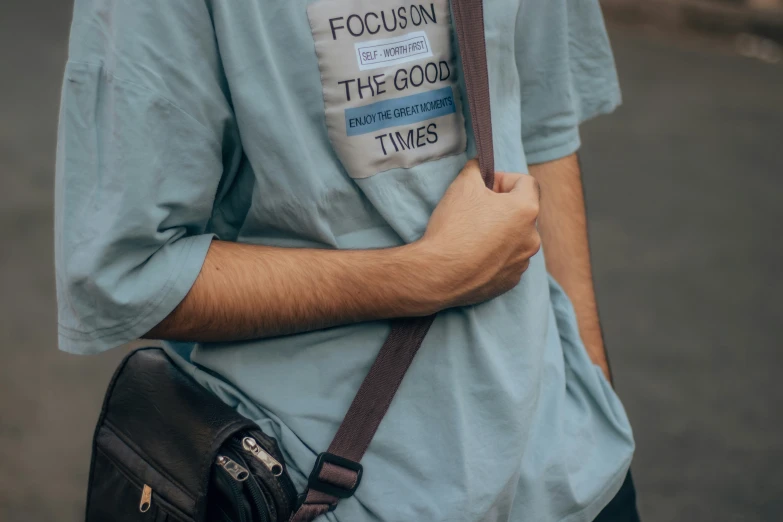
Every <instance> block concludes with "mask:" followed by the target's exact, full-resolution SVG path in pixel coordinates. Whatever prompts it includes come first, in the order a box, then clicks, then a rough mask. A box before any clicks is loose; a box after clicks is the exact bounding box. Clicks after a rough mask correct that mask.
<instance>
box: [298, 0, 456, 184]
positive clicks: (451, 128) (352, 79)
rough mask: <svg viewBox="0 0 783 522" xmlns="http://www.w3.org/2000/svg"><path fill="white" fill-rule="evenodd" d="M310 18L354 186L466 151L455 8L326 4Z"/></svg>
mask: <svg viewBox="0 0 783 522" xmlns="http://www.w3.org/2000/svg"><path fill="white" fill-rule="evenodd" d="M307 15H308V18H309V19H310V27H311V29H312V32H313V39H314V41H315V50H316V54H317V55H318V66H319V68H320V71H321V82H322V84H323V92H324V107H325V111H326V127H327V130H328V132H329V139H330V140H331V142H332V145H333V146H334V148H335V151H336V152H337V155H338V157H339V158H340V161H342V163H343V166H344V167H345V169H346V170H347V171H348V174H349V175H350V176H351V177H353V178H366V177H369V176H372V175H374V174H377V173H379V172H383V171H385V170H389V169H392V168H397V167H402V168H410V167H413V166H415V165H418V164H420V163H424V162H426V161H431V160H435V159H438V158H442V157H444V156H450V155H453V154H458V153H460V152H463V151H464V150H465V143H466V137H465V121H464V119H463V117H462V108H461V100H460V97H459V89H458V87H457V69H456V66H455V62H454V53H453V51H452V47H451V15H450V11H449V4H448V0H433V1H429V2H421V3H412V2H411V0H407V1H406V0H380V1H376V0H316V1H315V2H313V3H311V4H310V5H309V6H308V8H307Z"/></svg>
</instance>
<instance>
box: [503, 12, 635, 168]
mask: <svg viewBox="0 0 783 522" xmlns="http://www.w3.org/2000/svg"><path fill="white" fill-rule="evenodd" d="M515 53H516V62H517V70H518V72H519V79H520V89H521V93H520V95H521V106H522V141H523V145H524V149H525V155H526V157H527V162H528V164H535V163H543V162H547V161H552V160H555V159H558V158H562V157H565V156H568V155H569V154H572V153H574V152H576V151H577V150H578V149H579V145H580V139H579V125H580V124H581V123H582V122H584V121H585V120H588V119H590V118H592V117H594V116H596V115H598V114H602V113H608V112H611V111H612V110H614V109H615V108H616V107H617V106H618V105H619V104H620V101H621V97H620V88H619V84H618V80H617V73H616V71H615V66H614V58H613V56H612V50H611V47H610V45H609V38H608V36H607V34H606V28H605V26H604V22H603V17H602V15H601V9H600V6H599V4H598V0H546V1H541V0H521V4H520V8H519V12H518V17H517V24H516V35H515Z"/></svg>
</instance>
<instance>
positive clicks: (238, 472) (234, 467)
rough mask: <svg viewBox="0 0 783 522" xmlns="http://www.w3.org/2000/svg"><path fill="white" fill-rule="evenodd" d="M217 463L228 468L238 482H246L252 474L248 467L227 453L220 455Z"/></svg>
mask: <svg viewBox="0 0 783 522" xmlns="http://www.w3.org/2000/svg"><path fill="white" fill-rule="evenodd" d="M215 464H217V465H218V466H220V467H221V468H223V469H224V470H226V472H227V473H228V474H229V475H231V478H233V479H234V480H236V481H237V482H244V481H246V480H247V478H248V477H249V476H250V472H249V471H248V470H247V468H246V467H244V466H241V465H239V464H237V463H236V462H234V461H233V460H231V459H230V458H228V457H226V456H225V455H218V457H217V459H216V460H215Z"/></svg>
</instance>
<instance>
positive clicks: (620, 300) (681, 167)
mask: <svg viewBox="0 0 783 522" xmlns="http://www.w3.org/2000/svg"><path fill="white" fill-rule="evenodd" d="M69 20H70V2H67V1H66V2H51V1H47V0H27V1H25V0H4V1H3V2H0V232H1V233H2V237H3V244H4V246H3V247H2V248H0V334H1V337H0V339H2V344H0V353H1V354H2V356H3V364H2V365H0V521H2V522H39V521H58V522H76V521H77V520H80V519H81V517H82V512H83V502H84V489H85V485H86V480H87V471H88V451H89V445H90V438H91V436H92V429H93V424H94V422H95V420H96V417H97V413H98V409H99V407H100V402H101V398H102V394H103V391H104V388H105V386H106V384H107V382H108V380H109V377H110V374H111V372H112V370H113V368H114V366H115V364H116V362H117V361H118V359H119V358H120V357H121V356H122V355H123V353H122V350H116V351H115V353H108V354H103V355H100V356H94V357H77V356H71V355H66V354H62V353H59V352H58V351H57V350H56V345H55V321H56V318H55V304H54V299H55V297H54V283H53V268H52V255H53V253H52V178H53V165H54V143H55V135H56V127H55V121H56V114H57V107H58V102H59V100H58V93H59V87H60V81H61V74H62V68H63V63H64V59H65V53H66V47H65V42H66V38H67V27H68V22H69ZM612 38H613V42H614V45H615V50H616V54H617V61H618V66H619V70H620V76H621V79H622V84H623V87H624V93H625V105H624V106H623V107H622V108H621V109H620V110H618V111H617V113H616V114H615V115H614V116H612V117H604V118H601V119H599V120H596V121H595V122H591V123H590V124H588V125H587V126H586V127H585V128H584V133H583V138H584V147H583V163H584V170H585V176H586V187H587V193H588V207H589V214H590V220H591V221H590V232H591V238H592V245H593V256H594V265H595V270H596V279H597V287H598V294H599V303H600V307H601V312H602V316H603V320H604V327H605V333H606V338H607V342H608V345H609V348H610V353H611V355H612V362H613V366H614V371H615V374H616V378H617V381H618V388H619V391H620V394H621V396H622V397H623V399H624V402H625V405H626V408H627V409H628V412H629V414H630V416H631V419H632V421H633V424H634V427H635V431H636V436H637V441H638V453H637V457H636V462H635V464H634V469H635V475H636V480H637V485H638V489H639V495H640V505H641V510H642V514H643V517H644V520H645V521H647V522H650V521H662V522H667V521H680V520H682V521H702V520H703V521H721V522H722V521H761V522H767V521H769V522H778V521H780V520H783V478H781V473H782V472H781V469H783V416H782V415H781V408H782V406H781V405H783V386H781V385H780V382H781V380H782V379H781V377H783V376H781V370H783V350H781V348H783V341H782V340H781V339H783V317H782V316H781V311H783V306H781V304H780V302H779V300H780V298H781V296H782V295H783V241H781V239H783V237H782V236H783V66H781V65H769V64H764V63H761V62H758V61H753V60H749V59H746V58H741V57H737V56H733V55H731V54H730V53H727V52H724V51H721V50H715V49H713V48H712V47H711V46H710V45H707V44H704V43H701V42H700V41H691V40H680V39H677V38H669V37H663V38H662V37H657V36H648V35H645V34H640V33H639V31H637V30H635V29H634V30H627V29H613V30H612ZM422 522H426V521H422Z"/></svg>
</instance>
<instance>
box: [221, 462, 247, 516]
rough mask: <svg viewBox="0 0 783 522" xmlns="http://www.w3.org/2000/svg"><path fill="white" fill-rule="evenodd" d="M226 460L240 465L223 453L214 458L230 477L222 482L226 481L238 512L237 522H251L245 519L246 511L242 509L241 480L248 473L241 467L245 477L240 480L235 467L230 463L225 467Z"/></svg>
mask: <svg viewBox="0 0 783 522" xmlns="http://www.w3.org/2000/svg"><path fill="white" fill-rule="evenodd" d="M227 462H232V463H233V464H234V465H235V466H238V467H241V466H239V464H237V463H236V462H234V461H233V460H231V459H229V458H228V457H226V456H224V455H218V458H217V460H216V464H217V465H218V466H219V467H220V468H222V469H223V470H224V471H225V472H226V473H227V474H228V475H229V476H230V477H231V479H230V480H227V481H224V482H227V483H228V489H229V490H231V496H232V497H234V505H235V506H236V512H237V514H239V522H251V521H249V520H248V519H247V513H245V510H244V509H242V508H243V506H244V502H243V500H244V498H243V495H242V482H244V481H245V480H247V477H249V476H250V473H249V472H248V471H247V469H244V468H242V469H244V471H245V478H244V479H242V480H240V479H239V478H237V476H236V473H235V471H236V468H235V467H234V466H231V465H228V467H226V465H227ZM230 470H234V471H233V472H232V471H230Z"/></svg>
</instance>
